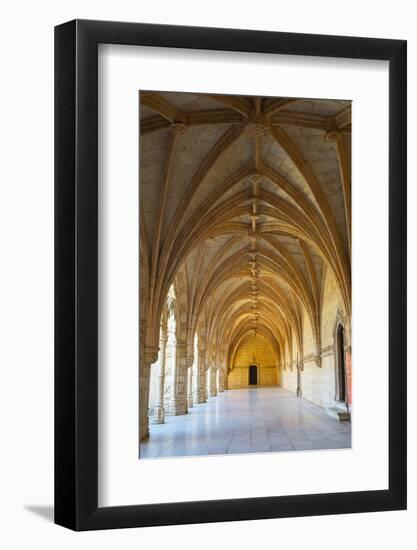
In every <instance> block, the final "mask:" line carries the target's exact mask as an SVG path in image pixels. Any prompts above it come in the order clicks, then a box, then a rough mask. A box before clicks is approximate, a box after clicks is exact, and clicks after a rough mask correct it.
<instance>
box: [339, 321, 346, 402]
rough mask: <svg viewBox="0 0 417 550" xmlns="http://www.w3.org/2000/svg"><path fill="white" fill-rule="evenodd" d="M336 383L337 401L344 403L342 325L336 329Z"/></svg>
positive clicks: (343, 337)
mask: <svg viewBox="0 0 417 550" xmlns="http://www.w3.org/2000/svg"><path fill="white" fill-rule="evenodd" d="M337 383H338V400H339V401H343V402H346V363H345V331H344V330H343V327H342V325H339V327H338V329H337Z"/></svg>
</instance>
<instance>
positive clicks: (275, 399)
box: [140, 386, 351, 459]
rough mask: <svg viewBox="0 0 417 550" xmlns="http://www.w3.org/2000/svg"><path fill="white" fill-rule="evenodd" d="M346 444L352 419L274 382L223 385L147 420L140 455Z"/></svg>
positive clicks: (174, 454)
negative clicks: (182, 411)
mask: <svg viewBox="0 0 417 550" xmlns="http://www.w3.org/2000/svg"><path fill="white" fill-rule="evenodd" d="M350 446H351V423H350V422H338V421H337V420H335V419H334V418H332V417H330V416H329V415H328V414H326V412H325V410H324V409H323V408H322V407H319V406H318V405H316V404H314V403H311V402H309V401H307V400H306V399H303V398H299V397H297V396H296V395H295V394H294V393H292V392H289V391H287V390H285V389H282V388H280V387H278V386H270V387H260V386H258V387H254V388H242V389H234V390H228V391H225V392H222V393H219V394H218V395H217V396H216V397H210V398H208V400H207V402H206V403H199V404H195V405H193V407H191V408H190V409H189V411H188V414H186V415H180V416H169V417H167V418H166V422H165V423H164V424H151V425H150V438H149V439H148V440H145V441H142V442H141V444H140V458H141V459H142V458H156V457H174V456H203V455H219V454H237V453H262V452H270V451H275V452H281V451H307V450H308V451H310V450H319V449H340V448H349V447H350Z"/></svg>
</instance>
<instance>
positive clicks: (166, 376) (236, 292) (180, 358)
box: [138, 90, 352, 460]
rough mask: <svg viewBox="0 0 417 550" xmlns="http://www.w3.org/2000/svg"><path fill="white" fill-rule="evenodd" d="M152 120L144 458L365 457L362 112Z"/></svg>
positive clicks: (146, 209)
mask: <svg viewBox="0 0 417 550" xmlns="http://www.w3.org/2000/svg"><path fill="white" fill-rule="evenodd" d="M138 117H139V127H140V136H139V190H140V193H139V196H140V201H139V220H140V222H139V223H140V227H139V231H140V260H139V261H140V266H139V287H140V292H139V301H140V304H139V310H140V341H139V350H140V354H139V355H140V360H139V365H138V369H139V426H138V431H139V437H138V441H139V452H138V456H139V459H140V460H142V459H144V460H145V459H146V460H148V459H162V458H165V457H166V458H169V457H187V456H201V457H204V456H210V455H235V454H240V453H281V452H300V451H304V452H328V451H331V450H335V451H336V450H338V449H349V448H351V419H352V389H351V388H352V362H351V354H352V309H351V306H352V302H351V220H352V215H351V133H352V124H351V101H349V100H348V99H342V98H327V99H310V98H288V97H261V96H259V97H253V96H244V95H241V96H238V95H211V94H205V93H194V92H192V93H185V92H171V91H148V90H146V91H145V90H143V91H140V93H139V99H138Z"/></svg>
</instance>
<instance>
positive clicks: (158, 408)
mask: <svg viewBox="0 0 417 550" xmlns="http://www.w3.org/2000/svg"><path fill="white" fill-rule="evenodd" d="M167 340H168V335H167V334H166V333H165V334H162V336H161V339H160V342H159V345H160V346H161V348H160V355H159V372H158V386H157V396H156V405H155V409H154V413H153V419H152V420H153V422H154V424H163V423H164V422H165V409H164V381H165V357H166V345H167Z"/></svg>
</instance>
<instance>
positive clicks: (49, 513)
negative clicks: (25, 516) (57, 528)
mask: <svg viewBox="0 0 417 550" xmlns="http://www.w3.org/2000/svg"><path fill="white" fill-rule="evenodd" d="M24 509H25V510H27V511H28V512H32V514H35V515H36V516H39V517H41V518H43V519H45V520H46V521H48V522H49V523H53V521H54V507H53V506H37V505H30V506H29V505H27V506H24Z"/></svg>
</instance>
